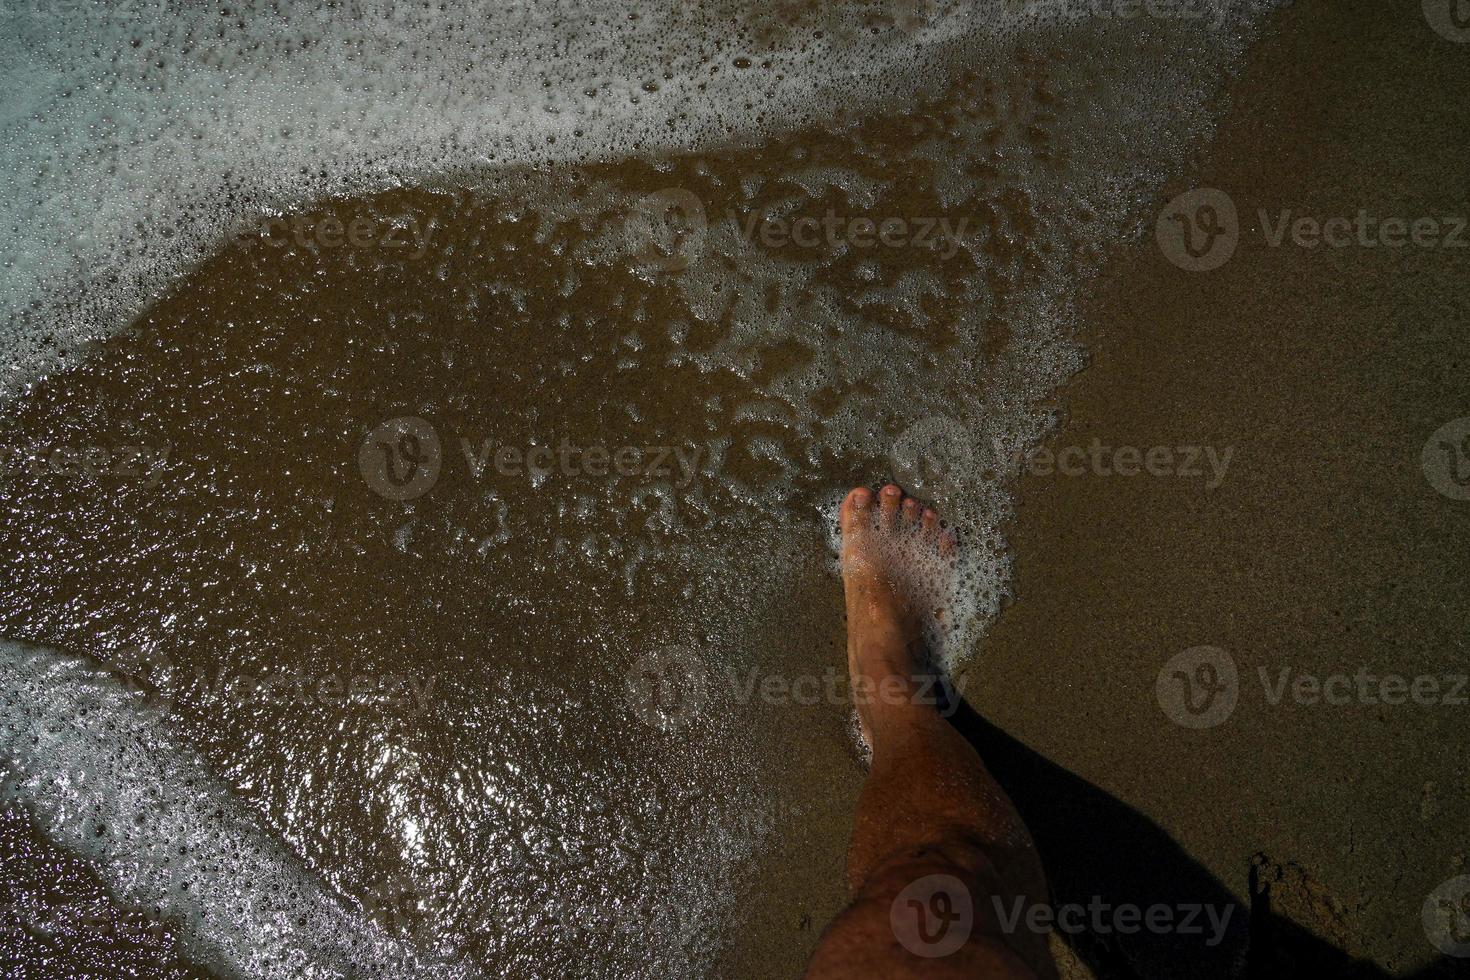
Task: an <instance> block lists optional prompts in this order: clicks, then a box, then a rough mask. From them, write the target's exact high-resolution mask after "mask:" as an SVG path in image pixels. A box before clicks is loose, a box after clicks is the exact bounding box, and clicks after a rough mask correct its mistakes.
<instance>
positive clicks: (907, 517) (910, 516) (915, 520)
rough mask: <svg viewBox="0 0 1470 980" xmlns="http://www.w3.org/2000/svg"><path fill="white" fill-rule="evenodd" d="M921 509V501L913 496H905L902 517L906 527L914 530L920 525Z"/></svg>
mask: <svg viewBox="0 0 1470 980" xmlns="http://www.w3.org/2000/svg"><path fill="white" fill-rule="evenodd" d="M919 510H920V508H919V502H918V501H917V500H915V499H914V498H913V497H905V498H904V501H903V510H902V512H901V519H902V521H903V526H904V527H905V528H907V529H910V530H912V529H913V528H916V527H918V526H919Z"/></svg>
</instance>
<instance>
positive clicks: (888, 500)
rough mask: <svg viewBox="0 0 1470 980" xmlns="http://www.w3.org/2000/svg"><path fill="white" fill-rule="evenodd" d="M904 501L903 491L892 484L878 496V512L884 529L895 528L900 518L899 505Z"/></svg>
mask: <svg viewBox="0 0 1470 980" xmlns="http://www.w3.org/2000/svg"><path fill="white" fill-rule="evenodd" d="M902 500H903V491H902V490H900V489H899V488H898V487H896V486H894V485H893V484H892V483H890V484H888V485H887V486H886V487H884V488H883V490H882V491H881V492H880V493H879V494H878V512H879V514H881V515H882V523H883V526H884V527H893V525H894V524H895V522H896V521H897V518H898V505H899V503H900V502H901V501H902Z"/></svg>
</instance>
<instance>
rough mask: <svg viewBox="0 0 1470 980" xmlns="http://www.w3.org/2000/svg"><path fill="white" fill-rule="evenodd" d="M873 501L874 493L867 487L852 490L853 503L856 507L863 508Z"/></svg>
mask: <svg viewBox="0 0 1470 980" xmlns="http://www.w3.org/2000/svg"><path fill="white" fill-rule="evenodd" d="M872 501H873V495H872V494H870V493H868V490H867V488H866V487H859V488H858V489H856V490H854V491H853V492H852V505H853V506H854V507H857V508H863V507H866V506H868V504H870V503H872Z"/></svg>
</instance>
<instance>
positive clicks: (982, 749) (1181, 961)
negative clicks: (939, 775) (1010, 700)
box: [953, 702, 1470, 980]
mask: <svg viewBox="0 0 1470 980" xmlns="http://www.w3.org/2000/svg"><path fill="white" fill-rule="evenodd" d="M953 722H954V724H955V727H956V728H958V729H959V730H960V732H961V733H963V734H964V735H965V737H966V738H967V739H969V741H970V744H972V745H973V746H975V748H976V749H977V750H978V751H979V753H980V755H981V757H982V758H983V759H984V760H985V763H986V765H987V766H989V768H990V770H991V772H992V773H993V774H994V775H995V778H996V779H997V780H998V781H999V782H1000V784H1001V785H1002V786H1003V787H1004V788H1005V790H1006V792H1007V793H1008V794H1010V797H1011V799H1012V800H1013V801H1014V802H1015V804H1016V807H1017V809H1018V810H1020V812H1021V816H1022V818H1023V819H1024V820H1025V822H1026V825H1027V826H1028V827H1029V828H1030V829H1031V833H1032V836H1033V837H1034V838H1035V840H1036V845H1037V848H1038V849H1039V850H1040V852H1041V857H1042V860H1043V862H1044V863H1045V865H1046V870H1047V877H1048V879H1049V881H1050V883H1051V888H1052V902H1053V905H1054V906H1055V907H1057V908H1060V907H1061V906H1062V905H1064V904H1068V903H1076V904H1078V905H1081V906H1083V907H1087V906H1088V905H1089V903H1100V904H1102V905H1103V906H1105V907H1113V908H1116V907H1118V906H1122V905H1131V906H1134V907H1136V908H1140V909H1147V908H1149V907H1150V906H1154V905H1159V904H1163V905H1166V906H1169V907H1170V908H1172V909H1183V908H1188V907H1191V906H1213V907H1214V908H1215V909H1216V910H1224V909H1227V908H1229V909H1231V911H1232V913H1233V914H1232V915H1231V916H1230V919H1229V922H1228V926H1227V928H1226V929H1225V934H1224V936H1223V939H1221V940H1219V941H1216V942H1213V943H1211V942H1210V940H1211V938H1212V933H1214V934H1216V935H1218V931H1217V930H1215V929H1212V927H1211V926H1210V924H1209V920H1207V919H1206V918H1204V917H1203V916H1200V918H1199V920H1198V921H1199V922H1200V923H1201V925H1202V928H1200V929H1199V932H1197V933H1191V934H1190V935H1181V934H1179V933H1177V932H1168V933H1164V934H1159V933H1150V932H1148V931H1147V930H1139V931H1138V932H1135V933H1132V934H1129V935H1120V934H1117V933H1112V932H1109V933H1103V932H1100V931H1096V930H1092V929H1087V930H1085V931H1081V932H1076V933H1072V934H1069V935H1066V936H1065V938H1066V940H1067V943H1068V945H1069V946H1070V947H1071V949H1072V950H1073V952H1074V953H1075V954H1076V956H1077V957H1078V959H1080V960H1081V961H1082V962H1083V963H1084V964H1086V965H1087V966H1088V967H1089V968H1090V969H1091V970H1092V971H1093V973H1094V974H1095V975H1096V976H1097V978H1098V980H1135V978H1136V980H1153V978H1155V977H1170V978H1172V977H1178V976H1180V975H1182V973H1183V971H1187V972H1188V975H1190V976H1191V977H1194V978H1197V980H1206V978H1209V980H1214V978H1217V977H1218V978H1232V980H1236V978H1238V980H1278V978H1279V980H1299V978H1307V977H1311V978H1324V980H1338V978H1342V980H1378V978H1385V980H1386V978H1388V977H1390V976H1391V975H1390V974H1389V973H1387V972H1385V971H1384V970H1382V969H1381V968H1379V967H1378V966H1376V965H1374V964H1372V963H1369V962H1367V961H1364V960H1359V959H1355V958H1353V957H1352V956H1350V955H1349V954H1347V953H1346V952H1344V951H1343V950H1342V949H1339V948H1338V947H1337V946H1336V945H1334V944H1333V943H1332V942H1331V941H1329V940H1325V939H1323V938H1321V937H1319V936H1317V935H1314V934H1313V933H1312V932H1311V931H1309V930H1307V929H1305V928H1303V927H1302V926H1300V925H1298V924H1296V923H1295V922H1293V921H1291V920H1289V919H1287V918H1285V917H1284V916H1282V915H1280V914H1278V912H1277V911H1276V910H1275V908H1274V906H1275V905H1276V904H1277V903H1276V902H1275V901H1274V900H1273V889H1275V888H1277V887H1278V886H1279V885H1280V884H1281V882H1282V875H1281V874H1280V869H1278V868H1275V867H1274V866H1272V865H1271V864H1270V862H1269V860H1267V859H1265V858H1264V856H1258V858H1257V860H1256V863H1255V864H1254V865H1253V866H1252V867H1250V868H1249V869H1242V876H1243V877H1244V878H1245V879H1246V881H1247V882H1248V894H1249V899H1248V902H1247V903H1246V904H1247V905H1248V907H1247V908H1245V909H1241V908H1240V905H1241V902H1240V901H1239V900H1238V899H1237V898H1236V896H1235V894H1233V893H1232V892H1231V890H1230V889H1228V888H1227V887H1226V886H1225V885H1224V884H1223V883H1222V882H1221V881H1220V880H1219V879H1218V878H1216V877H1215V876H1214V875H1213V874H1211V873H1210V872H1209V871H1207V870H1206V869H1205V868H1204V867H1203V866H1202V865H1200V864H1199V862H1197V861H1195V860H1194V859H1193V858H1191V857H1190V856H1189V855H1188V854H1186V853H1185V852H1184V850H1183V849H1182V848H1181V847H1180V846H1179V845H1178V844H1177V843H1175V841H1174V840H1173V838H1171V837H1170V836H1169V835H1168V834H1167V833H1166V832H1165V831H1164V830H1163V829H1162V828H1161V827H1159V826H1158V825H1157V824H1155V823H1154V822H1153V821H1152V820H1150V819H1149V818H1148V817H1146V816H1144V815H1143V814H1142V813H1139V812H1138V811H1137V810H1135V809H1133V808H1132V807H1130V806H1128V805H1127V804H1126V803H1123V802H1122V801H1120V800H1118V799H1116V798H1115V797H1113V796H1111V795H1109V794H1108V793H1106V792H1104V791H1103V790H1101V789H1099V788H1098V787H1097V786H1094V785H1093V784H1092V783H1089V782H1088V781H1087V780H1085V779H1083V778H1081V777H1080V776H1077V775H1075V774H1074V773H1071V772H1069V771H1067V770H1066V769H1063V768H1062V767H1061V766H1058V765H1057V764H1055V763H1053V762H1051V761H1050V760H1049V759H1046V758H1045V757H1043V756H1042V755H1040V754H1038V753H1036V752H1034V751H1032V750H1031V749H1029V748H1027V747H1026V746H1024V745H1022V744H1021V743H1020V742H1018V741H1016V740H1015V739H1013V738H1011V737H1010V736H1009V735H1007V734H1006V733H1005V732H1003V731H1001V730H1000V729H998V728H996V727H995V726H994V725H992V724H990V723H989V722H987V721H986V720H985V719H983V718H981V717H980V716H979V714H977V713H976V712H975V711H974V709H972V708H971V707H970V706H969V705H968V704H966V703H963V702H962V703H961V704H960V705H959V707H958V710H957V711H956V712H955V715H954V717H953ZM1242 912H1243V913H1244V914H1241V913H1242ZM1449 977H1470V960H1456V959H1452V958H1449V957H1445V956H1441V957H1439V958H1438V959H1437V960H1436V961H1435V962H1433V963H1432V964H1430V965H1429V966H1428V967H1426V968H1424V969H1422V970H1419V971H1417V972H1415V973H1414V974H1412V975H1411V977H1410V980H1441V978H1449Z"/></svg>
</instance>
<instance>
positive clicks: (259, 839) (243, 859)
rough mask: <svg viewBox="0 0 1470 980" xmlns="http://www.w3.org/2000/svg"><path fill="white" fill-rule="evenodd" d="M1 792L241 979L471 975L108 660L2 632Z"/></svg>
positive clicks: (132, 900) (187, 943)
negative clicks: (258, 801)
mask: <svg viewBox="0 0 1470 980" xmlns="http://www.w3.org/2000/svg"><path fill="white" fill-rule="evenodd" d="M0 760H3V762H0V800H3V801H5V802H7V803H12V802H18V803H20V804H22V805H23V806H25V807H26V808H27V809H28V811H29V812H30V813H31V814H32V816H33V817H34V819H35V820H36V821H37V823H38V825H39V826H40V827H41V829H42V830H43V832H44V833H45V834H46V835H47V836H48V837H49V838H50V839H51V840H53V841H55V842H56V843H59V844H61V845H63V846H65V847H67V848H68V849H70V850H72V851H74V852H75V853H77V854H80V855H81V856H83V857H86V858H90V859H92V860H95V861H97V862H99V864H100V866H101V868H102V870H103V873H104V876H105V878H106V879H107V881H108V884H109V885H110V887H111V888H112V890H113V891H114V894H116V895H117V896H118V897H119V898H121V899H122V900H123V901H125V902H127V903H129V904H130V905H132V906H134V907H137V908H142V909H148V910H150V911H152V912H153V913H155V914H157V915H159V916H160V917H162V918H164V919H165V920H167V921H169V922H171V923H174V924H175V925H176V926H177V929H178V932H179V935H180V937H181V942H182V944H183V946H184V948H185V950H186V951H187V952H188V953H189V954H190V955H191V956H193V957H194V958H196V959H197V960H199V961H202V962H207V963H211V964H215V965H216V966H217V967H220V968H223V969H224V970H225V971H226V972H227V973H229V974H230V975H234V976H241V977H261V978H276V977H283V976H291V977H307V978H316V977H322V978H328V977H344V976H351V977H384V978H387V977H393V978H398V977H435V978H438V977H450V978H452V977H469V976H472V975H473V974H471V973H469V972H468V971H467V970H466V969H465V968H464V967H463V966H460V965H456V964H453V963H450V962H441V961H438V960H437V959H435V958H434V957H432V956H430V955H428V954H427V953H426V952H425V951H422V950H415V949H412V948H410V947H408V946H407V945H405V944H404V943H403V942H401V941H399V940H398V939H396V938H393V937H391V936H389V935H388V934H387V933H385V932H384V931H383V930H382V929H381V928H379V927H377V926H376V925H373V924H372V923H370V922H368V921H367V920H365V919H364V918H363V917H362V916H360V915H358V914H355V913H354V912H353V911H351V910H349V909H348V908H346V907H345V906H344V905H343V904H342V903H341V902H340V901H339V900H338V899H337V898H336V897H335V896H333V895H332V894H331V892H330V891H328V890H327V889H326V888H325V887H324V886H323V885H322V883H321V882H320V881H319V880H318V879H317V878H316V876H315V875H313V874H312V873H310V872H309V871H307V870H306V868H304V867H303V866H302V865H301V863H300V861H299V860H297V858H296V857H295V856H294V855H293V854H291V853H290V852H289V851H288V850H287V849H286V848H285V847H284V846H283V845H282V844H281V842H280V840H279V839H278V838H277V837H276V836H275V835H273V834H271V833H268V832H267V831H265V830H263V829H261V827H260V826H259V825H258V824H257V823H256V822H255V820H254V819H253V818H252V817H251V816H250V815H249V814H248V813H247V812H246V811H244V810H243V809H242V808H241V806H240V804H239V803H238V802H237V801H236V799H235V798H234V796H232V795H231V793H230V792H229V790H228V789H227V788H226V787H225V786H223V785H221V784H220V783H219V782H218V781H217V780H216V779H215V778H214V776H213V775H211V774H210V772H209V771H208V770H207V769H206V768H205V767H204V765H203V763H201V762H200V761H199V759H198V758H197V756H196V755H195V754H194V753H193V751H192V750H191V749H190V748H189V747H188V746H187V745H185V744H183V743H182V741H181V740H180V739H178V738H177V736H175V734H174V733H173V731H172V730H171V728H170V726H169V724H168V723H167V718H166V716H165V715H164V714H162V713H161V712H159V711H158V710H157V709H156V708H155V707H152V706H150V705H149V704H148V702H147V699H146V697H145V696H144V694H143V693H142V692H141V691H137V690H130V689H129V688H128V687H126V686H124V685H123V684H121V683H119V682H118V681H117V680H116V679H115V677H114V676H113V675H111V674H110V673H108V672H106V671H104V670H102V669H101V668H99V667H97V666H96V665H95V664H94V663H92V662H90V661H88V660H86V659H84V658H82V657H76V656H70V655H66V654H62V653H58V652H56V651H54V650H48V649H45V648H42V647H35V646H29V645H25V644H19V643H12V642H8V641H3V640H0Z"/></svg>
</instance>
